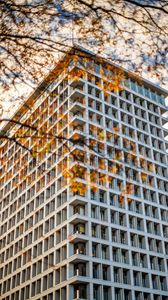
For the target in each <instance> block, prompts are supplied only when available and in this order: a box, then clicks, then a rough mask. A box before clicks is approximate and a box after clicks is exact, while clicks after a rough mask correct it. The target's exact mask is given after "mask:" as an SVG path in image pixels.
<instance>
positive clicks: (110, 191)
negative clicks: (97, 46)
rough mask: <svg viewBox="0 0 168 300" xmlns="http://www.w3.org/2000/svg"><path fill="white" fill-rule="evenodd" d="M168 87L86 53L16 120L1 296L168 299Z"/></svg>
mask: <svg viewBox="0 0 168 300" xmlns="http://www.w3.org/2000/svg"><path fill="white" fill-rule="evenodd" d="M167 95H168V93H167V92H166V91H165V90H163V89H160V88H158V87H156V86H155V85H153V84H151V83H149V82H148V81H146V80H143V79H140V78H137V76H135V75H134V74H131V73H129V72H126V71H123V70H121V69H120V68H118V67H114V66H113V65H111V64H110V62H108V61H106V60H104V59H101V58H100V57H95V56H94V55H92V54H90V53H89V52H87V51H85V50H80V49H78V54H76V55H73V54H72V52H70V53H69V54H67V56H66V57H64V58H63V60H62V61H61V62H60V63H59V64H58V65H57V66H56V68H55V69H54V70H53V71H52V72H50V74H49V75H48V76H47V78H45V80H44V81H43V82H42V83H41V84H40V85H39V87H38V88H37V89H36V91H35V92H34V93H33V94H32V95H31V96H30V97H29V99H28V100H27V101H26V103H25V104H24V105H22V106H21V107H20V109H19V110H18V111H17V112H16V113H15V115H14V117H13V119H14V120H15V123H14V122H8V123H7V124H6V125H5V127H4V128H3V135H8V140H7V139H4V140H2V141H1V145H0V153H1V170H0V171H1V174H0V175H1V177H0V295H1V296H0V299H1V300H25V299H36V300H52V299H54V300H86V299H87V300H167V299H168V155H167V148H168V142H167V141H166V140H165V138H164V137H165V136H166V135H167V130H166V128H165V127H164V125H165V124H166V122H167V120H166V118H165V113H166V111H167V109H166V105H165V98H166V96H167ZM21 124H24V125H22V126H21ZM25 124H27V126H25ZM29 125H30V127H29ZM37 128H38V133H37ZM39 129H40V131H39ZM40 136H41V137H40ZM14 137H15V138H14ZM21 145H22V146H21ZM23 145H24V147H23ZM75 172H76V173H75Z"/></svg>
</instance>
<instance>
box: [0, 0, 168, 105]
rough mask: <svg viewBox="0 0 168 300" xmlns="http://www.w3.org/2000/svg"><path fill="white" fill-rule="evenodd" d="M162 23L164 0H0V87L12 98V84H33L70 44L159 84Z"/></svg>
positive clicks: (166, 10) (166, 14)
mask: <svg viewBox="0 0 168 300" xmlns="http://www.w3.org/2000/svg"><path fill="white" fill-rule="evenodd" d="M167 21H168V1H165V0H163V1H155V0H153V1H152V0H150V1H136V0H135V1H133V0H127V1H124V0H111V1H110V0H106V1H101V0H100V1H97V0H96V1H95V0H69V1H66V0H57V1H54V0H40V1H38V0H36V1H34V0H29V1H26V0H21V1H17V0H5V1H3V0H2V1H1V2H0V65H1V68H0V88H1V91H8V93H7V95H10V93H9V92H10V91H11V100H13V99H14V100H16V99H17V98H18V96H19V93H18V92H16V90H15V92H13V86H15V87H16V88H17V87H18V89H20V90H23V88H24V90H25V85H24V84H26V86H29V87H31V88H34V87H35V85H36V84H37V83H38V82H39V79H41V78H42V77H43V76H44V74H45V72H47V71H48V70H50V69H51V68H52V67H53V65H54V64H55V61H56V60H57V59H58V58H59V55H60V53H66V52H67V50H69V47H70V46H72V43H73V42H77V43H79V44H80V45H84V46H86V47H88V49H94V51H95V52H97V53H103V54H104V55H106V56H107V57H108V58H109V59H111V60H112V61H114V62H116V63H121V64H122V65H126V66H128V67H129V68H132V69H133V70H134V71H136V72H143V74H145V72H147V73H149V72H151V74H152V75H153V77H154V78H155V79H156V80H158V81H159V82H161V83H162V84H165V82H166V80H167V74H166V72H165V66H166V65H167V56H166V55H167V52H168V51H167V50H168V44H167V34H168V27H167ZM24 90H23V92H21V95H22V94H23V95H25V92H24ZM6 98H10V97H9V96H7V97H5V99H4V97H3V94H2V96H1V102H5V101H6Z"/></svg>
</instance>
